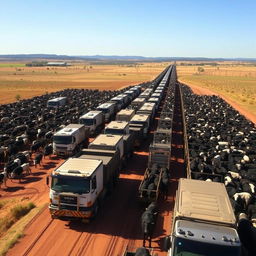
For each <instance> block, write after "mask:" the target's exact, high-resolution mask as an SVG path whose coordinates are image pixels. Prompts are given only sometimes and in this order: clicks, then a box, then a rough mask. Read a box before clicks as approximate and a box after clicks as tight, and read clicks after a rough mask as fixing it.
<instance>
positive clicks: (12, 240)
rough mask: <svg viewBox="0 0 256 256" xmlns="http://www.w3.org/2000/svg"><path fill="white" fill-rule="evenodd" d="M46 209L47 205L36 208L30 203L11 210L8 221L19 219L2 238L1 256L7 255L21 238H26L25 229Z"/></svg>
mask: <svg viewBox="0 0 256 256" xmlns="http://www.w3.org/2000/svg"><path fill="white" fill-rule="evenodd" d="M44 207H45V204H43V205H41V206H39V207H35V205H34V204H33V203H31V202H29V203H26V204H23V205H17V206H15V207H13V208H11V209H10V210H9V212H8V214H7V216H9V218H8V220H9V219H11V218H15V217H16V218H19V219H17V220H16V222H14V223H12V225H11V227H10V228H9V229H8V230H7V231H6V232H5V233H4V234H2V235H1V236H0V256H4V255H6V253H7V252H8V250H9V249H10V248H12V247H13V246H14V245H15V244H16V243H17V241H18V240H19V239H20V238H21V237H23V236H24V229H25V228H26V226H27V225H28V223H29V222H30V221H31V220H32V219H33V218H34V217H35V216H36V215H37V214H38V213H39V212H40V211H41V210H42V209H43V208H44ZM24 214H25V215H24ZM0 226H1V224H0Z"/></svg>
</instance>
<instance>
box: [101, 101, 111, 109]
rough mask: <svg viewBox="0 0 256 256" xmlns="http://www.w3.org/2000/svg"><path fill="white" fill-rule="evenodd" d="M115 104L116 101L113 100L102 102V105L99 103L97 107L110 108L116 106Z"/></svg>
mask: <svg viewBox="0 0 256 256" xmlns="http://www.w3.org/2000/svg"><path fill="white" fill-rule="evenodd" d="M114 105H115V103H113V102H106V103H103V104H101V105H99V106H98V107H97V109H101V108H102V109H107V108H110V107H111V106H114Z"/></svg>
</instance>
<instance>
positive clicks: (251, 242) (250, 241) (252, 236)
mask: <svg viewBox="0 0 256 256" xmlns="http://www.w3.org/2000/svg"><path fill="white" fill-rule="evenodd" d="M237 233H238V235H239V238H240V241H241V243H242V245H243V248H244V250H245V252H246V253H247V254H246V255H248V256H255V255H256V246H255V244H256V228H255V227H253V225H252V223H251V222H250V221H249V220H247V219H241V220H239V222H238V227H237Z"/></svg>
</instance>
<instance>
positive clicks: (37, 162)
mask: <svg viewBox="0 0 256 256" xmlns="http://www.w3.org/2000/svg"><path fill="white" fill-rule="evenodd" d="M42 159H43V154H42V153H39V154H37V155H36V156H35V159H34V165H35V167H37V165H38V164H39V165H41V161H42Z"/></svg>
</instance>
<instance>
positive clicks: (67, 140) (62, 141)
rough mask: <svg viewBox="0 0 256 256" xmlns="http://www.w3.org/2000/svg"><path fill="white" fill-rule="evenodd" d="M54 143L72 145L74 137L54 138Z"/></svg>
mask: <svg viewBox="0 0 256 256" xmlns="http://www.w3.org/2000/svg"><path fill="white" fill-rule="evenodd" d="M53 142H54V143H56V144H65V145H67V144H71V143H72V136H58V135H56V136H53Z"/></svg>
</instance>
